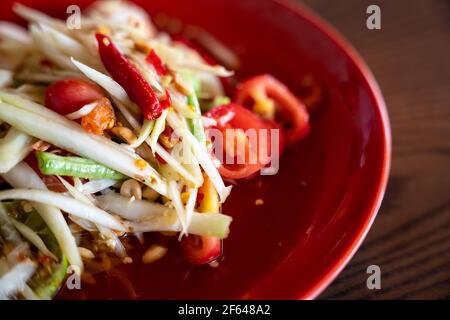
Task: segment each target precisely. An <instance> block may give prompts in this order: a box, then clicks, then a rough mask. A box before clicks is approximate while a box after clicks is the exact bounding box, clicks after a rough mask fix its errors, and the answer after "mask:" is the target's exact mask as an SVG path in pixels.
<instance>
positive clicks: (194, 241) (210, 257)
mask: <svg viewBox="0 0 450 320" xmlns="http://www.w3.org/2000/svg"><path fill="white" fill-rule="evenodd" d="M181 249H182V251H183V254H184V257H185V258H186V260H187V261H188V262H190V263H192V264H194V265H201V264H206V263H210V262H212V261H214V260H216V259H217V258H219V257H220V256H221V255H222V240H221V239H219V238H216V237H207V236H194V235H189V236H187V237H184V238H183V239H182V240H181Z"/></svg>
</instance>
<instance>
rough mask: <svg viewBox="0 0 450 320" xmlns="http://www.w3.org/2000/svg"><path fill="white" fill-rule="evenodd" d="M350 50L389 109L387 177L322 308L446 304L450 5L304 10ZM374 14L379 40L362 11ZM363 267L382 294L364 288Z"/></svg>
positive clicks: (443, 0) (323, 5) (357, 4)
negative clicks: (362, 303)
mask: <svg viewBox="0 0 450 320" xmlns="http://www.w3.org/2000/svg"><path fill="white" fill-rule="evenodd" d="M303 3H304V4H306V5H307V6H309V7H311V8H312V9H314V10H315V11H316V12H317V13H319V14H320V15H321V16H322V17H324V18H325V19H326V20H328V22H330V23H331V24H333V25H334V26H335V27H336V28H337V29H338V30H339V31H341V32H342V33H343V34H344V36H346V37H347V39H348V40H349V41H350V42H351V43H352V44H353V45H354V46H355V47H356V49H357V50H358V51H359V52H360V53H361V55H362V56H363V57H364V58H365V60H366V62H367V63H368V65H369V66H370V68H371V69H372V71H373V72H374V74H375V77H376V78H377V80H378V82H379V84H380V87H381V89H382V91H383V94H384V97H385V99H386V103H387V106H388V111H389V116H390V120H391V125H392V135H393V159H392V170H391V177H390V181H389V185H388V189H387V192H386V196H385V199H384V202H383V205H382V207H381V210H380V212H379V214H378V217H377V219H376V221H375V223H374V225H373V227H372V229H371V230H370V232H369V234H368V237H367V238H366V240H365V241H364V243H363V245H362V246H361V248H360V249H359V251H358V252H357V254H356V255H355V256H354V258H353V259H352V260H351V262H350V263H349V265H348V266H347V267H346V268H345V270H344V271H343V272H342V273H341V274H340V275H339V276H338V278H337V279H336V280H335V281H334V282H333V284H332V285H331V286H330V287H329V288H328V289H326V290H325V291H324V292H323V294H322V295H321V296H320V298H322V299H449V298H450V1H448V0H412V1H407V0H396V1H392V0H377V1H370V0H369V1H368V0H344V1H339V4H338V2H337V1H331V0H304V1H303ZM371 4H377V5H379V6H380V8H381V27H382V29H381V30H368V29H367V28H366V18H367V14H366V8H367V7H368V6H369V5H371ZM369 265H378V266H380V268H381V289H380V290H369V289H367V286H366V280H367V277H368V274H367V273H366V269H367V267H368V266H369Z"/></svg>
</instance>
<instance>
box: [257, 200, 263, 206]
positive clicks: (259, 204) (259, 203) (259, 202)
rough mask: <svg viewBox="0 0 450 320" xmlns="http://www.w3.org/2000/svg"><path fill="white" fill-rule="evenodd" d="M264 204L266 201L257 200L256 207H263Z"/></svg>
mask: <svg viewBox="0 0 450 320" xmlns="http://www.w3.org/2000/svg"><path fill="white" fill-rule="evenodd" d="M263 204H264V200H263V199H256V200H255V205H256V206H262V205H263Z"/></svg>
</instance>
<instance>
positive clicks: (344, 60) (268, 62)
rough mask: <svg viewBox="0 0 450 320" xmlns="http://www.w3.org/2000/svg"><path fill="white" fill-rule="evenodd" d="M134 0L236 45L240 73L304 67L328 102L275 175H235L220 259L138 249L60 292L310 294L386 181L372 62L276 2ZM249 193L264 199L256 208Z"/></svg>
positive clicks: (327, 278)
mask: <svg viewBox="0 0 450 320" xmlns="http://www.w3.org/2000/svg"><path fill="white" fill-rule="evenodd" d="M12 2H13V1H12V0H3V1H1V3H0V18H1V19H5V18H6V19H13V18H12V14H11V10H10V7H11V3H12ZM21 2H22V3H24V4H29V5H31V6H33V7H35V8H38V9H41V10H43V11H47V12H50V13H51V14H53V15H56V16H59V17H64V16H65V11H66V7H67V6H68V5H71V4H76V3H78V4H80V6H81V7H85V6H86V5H87V4H88V3H89V2H90V1H87V0H85V1H80V0H63V1H53V0H42V1H31V0H22V1H21ZM136 2H137V3H138V4H139V5H141V6H143V7H144V8H146V9H148V11H149V12H150V13H152V14H156V13H165V14H167V15H170V16H173V17H177V18H179V19H180V20H181V21H183V22H184V23H187V24H195V25H198V26H200V27H203V28H205V29H206V30H209V31H210V32H211V33H212V34H213V35H215V36H216V37H217V38H219V39H221V40H222V41H223V42H224V43H225V44H227V45H228V46H229V47H231V48H232V49H233V50H235V51H236V52H237V53H239V55H240V57H241V59H242V70H241V71H239V74H238V76H239V77H245V76H250V75H255V74H260V73H271V74H273V75H275V76H276V77H278V78H279V79H280V80H282V81H283V82H284V83H286V84H287V85H289V86H290V87H291V88H292V89H293V90H296V89H298V84H299V83H300V81H301V79H302V77H303V76H304V75H305V74H307V73H310V74H312V75H313V76H314V77H315V78H317V79H319V81H320V82H321V83H322V84H323V86H324V88H325V92H326V97H327V99H326V101H327V103H326V106H325V108H323V109H322V111H320V112H319V113H318V114H316V115H315V116H314V117H313V120H312V132H311V134H310V135H309V137H308V138H307V139H306V140H304V141H302V142H301V143H300V144H299V145H298V146H297V147H296V148H295V150H291V151H289V152H286V154H285V155H284V158H283V159H282V161H281V169H280V172H279V173H278V175H276V176H269V177H257V178H255V179H253V180H251V181H247V182H243V183H241V184H240V185H239V186H237V187H236V188H235V189H234V191H233V192H232V195H231V197H230V198H229V200H228V201H227V203H226V205H225V207H224V212H226V213H227V214H230V215H232V216H233V217H234V222H233V224H232V229H231V235H230V237H229V239H227V240H226V241H225V243H224V253H225V259H224V261H223V262H222V263H221V266H220V267H219V268H217V269H213V268H209V267H200V268H194V269H191V268H190V267H189V266H188V265H187V264H185V263H183V262H182V261H180V259H179V258H178V257H177V252H173V253H172V254H171V255H169V256H168V257H165V258H164V259H163V260H162V261H159V262H157V263H155V264H153V265H142V264H140V263H139V258H138V256H136V257H137V258H136V259H135V260H136V264H135V265H134V266H130V265H127V266H120V267H118V268H116V269H115V270H116V271H115V273H114V276H110V277H106V276H105V275H100V276H98V277H97V282H98V285H97V286H88V285H83V290H81V291H80V290H72V291H69V290H63V292H62V294H61V297H62V298H68V297H69V298H81V297H85V298H127V297H130V293H129V292H130V291H134V296H137V297H140V298H159V299H171V298H194V299H195V298H246V299H252V298H258V299H295V298H298V299H311V298H314V297H316V296H317V295H318V294H319V293H320V292H321V291H322V290H323V289H324V288H325V287H326V286H327V285H328V284H329V283H330V282H331V281H332V280H333V279H334V278H335V277H336V276H337V274H338V273H339V272H340V271H341V270H342V268H343V267H344V266H345V264H346V263H347V262H348V261H349V260H350V258H351V257H352V256H353V254H354V253H355V251H356V250H357V249H358V247H359V245H360V244H361V242H362V240H363V239H364V237H365V235H366V233H367V232H368V230H369V228H370V226H371V224H372V222H373V220H374V218H375V215H376V213H377V210H378V208H379V206H380V202H381V199H382V197H383V193H384V190H385V187H386V181H387V177H388V171H389V164H390V156H391V142H390V141H391V140H390V139H391V138H390V129H389V122H388V116H387V113H386V108H385V104H384V101H383V98H382V96H381V93H380V90H379V88H378V86H377V84H376V82H375V80H374V78H373V76H372V74H371V72H370V71H369V69H368V68H367V66H366V65H365V64H364V62H363V61H362V60H361V58H360V57H359V56H358V55H357V54H356V52H355V51H354V50H353V49H352V47H351V46H350V45H349V44H348V43H347V42H346V41H344V40H343V39H342V37H341V36H340V35H338V34H337V33H336V31H334V30H333V29H332V28H331V27H330V26H328V25H327V24H325V23H324V22H323V21H322V20H320V19H319V18H317V17H316V16H315V15H314V14H312V13H311V12H309V11H308V10H306V9H304V8H302V7H298V6H295V5H292V4H288V3H287V2H284V1H251V0H227V1H211V0H191V1H183V0H171V1H167V0H152V1H144V0H142V1H136ZM14 20H17V19H16V18H14ZM258 198H262V199H264V205H262V206H255V204H254V203H255V200H256V199H258ZM172 251H174V250H172ZM106 278H109V279H110V280H106ZM111 279H112V280H111ZM117 279H122V280H121V281H118V280H117ZM126 288H128V289H126ZM75 291H76V292H75Z"/></svg>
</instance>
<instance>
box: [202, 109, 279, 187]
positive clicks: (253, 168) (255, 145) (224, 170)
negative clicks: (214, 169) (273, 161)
mask: <svg viewBox="0 0 450 320" xmlns="http://www.w3.org/2000/svg"><path fill="white" fill-rule="evenodd" d="M205 116H206V117H209V118H212V119H214V120H215V122H216V124H215V125H213V126H211V127H209V128H214V129H218V130H219V131H220V133H221V134H222V139H221V141H213V146H214V148H217V149H218V150H217V149H216V150H215V153H216V154H217V152H222V151H223V161H222V164H221V166H220V167H219V172H220V174H221V176H222V177H224V178H227V179H242V178H246V177H249V176H251V175H253V174H255V173H257V172H258V171H260V170H261V169H262V168H263V167H265V166H266V165H267V164H268V160H269V158H270V156H271V140H272V136H271V135H272V131H271V129H276V130H277V129H278V132H279V133H280V135H279V140H278V145H279V149H278V151H279V154H281V153H282V151H283V140H284V139H283V135H282V134H281V131H280V130H279V126H278V125H277V124H276V123H275V122H273V121H270V120H265V119H262V118H261V117H259V116H258V115H257V114H255V113H254V112H252V111H250V110H248V109H246V108H244V107H242V106H240V105H238V104H234V103H231V104H227V105H222V106H219V107H216V108H214V109H212V110H210V111H209V112H208V113H206V114H205ZM230 129H231V130H230ZM249 129H254V130H252V132H253V133H254V135H253V136H251V134H250V130H249ZM206 132H207V133H208V134H209V135H210V137H211V139H213V138H212V136H213V134H212V131H210V130H206ZM230 134H233V135H234V136H233V137H231V138H230V137H229V135H230ZM255 137H256V139H255ZM232 139H235V140H234V145H233V144H231V143H227V141H231V140H232ZM244 139H245V140H244ZM262 139H266V141H263V140H262ZM240 143H245V146H244V148H242V147H240V148H239V147H237V146H238V145H239V144H240ZM230 145H231V147H230ZM242 150H245V155H242V154H239V152H242ZM227 155H228V157H229V158H233V163H232V164H227V163H224V162H226V161H225V160H226V159H227V158H226V156H227ZM238 159H241V161H240V162H239V161H238ZM243 160H244V161H243ZM255 160H256V161H255Z"/></svg>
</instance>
